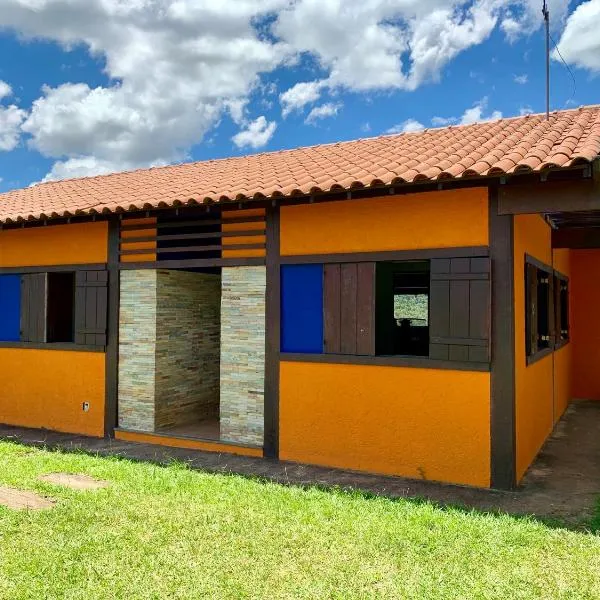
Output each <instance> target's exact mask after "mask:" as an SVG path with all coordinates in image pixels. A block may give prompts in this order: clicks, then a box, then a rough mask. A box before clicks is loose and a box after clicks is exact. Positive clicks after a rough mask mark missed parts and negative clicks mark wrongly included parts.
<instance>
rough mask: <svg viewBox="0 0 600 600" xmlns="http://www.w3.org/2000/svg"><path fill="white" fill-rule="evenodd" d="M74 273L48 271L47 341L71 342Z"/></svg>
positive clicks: (72, 337)
mask: <svg viewBox="0 0 600 600" xmlns="http://www.w3.org/2000/svg"><path fill="white" fill-rule="evenodd" d="M74 301H75V274H74V273H48V306H47V341H48V342H73V341H74V336H73V309H74Z"/></svg>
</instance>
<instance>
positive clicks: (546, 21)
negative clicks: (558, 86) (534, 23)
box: [542, 0, 550, 121]
mask: <svg viewBox="0 0 600 600" xmlns="http://www.w3.org/2000/svg"><path fill="white" fill-rule="evenodd" d="M542 15H544V24H545V28H546V121H548V120H549V119H550V11H549V10H548V5H547V4H546V0H544V5H543V6H542Z"/></svg>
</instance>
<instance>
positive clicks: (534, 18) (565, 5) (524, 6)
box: [490, 0, 570, 42]
mask: <svg viewBox="0 0 600 600" xmlns="http://www.w3.org/2000/svg"><path fill="white" fill-rule="evenodd" d="M490 2H491V3H495V4H496V5H504V11H503V13H502V14H503V16H502V19H501V22H500V27H501V29H502V31H503V32H504V34H505V35H506V37H507V39H508V40H509V41H510V42H514V41H515V40H517V39H518V38H519V37H521V36H524V35H530V34H532V33H533V32H535V31H537V30H538V29H539V28H540V27H541V25H542V23H543V20H542V11H541V8H542V2H541V0H515V1H513V2H503V1H502V0H490ZM569 3H570V0H547V5H548V10H549V12H550V24H551V28H552V29H553V30H554V31H560V29H562V25H563V24H564V21H565V19H566V17H567V14H568V12H569Z"/></svg>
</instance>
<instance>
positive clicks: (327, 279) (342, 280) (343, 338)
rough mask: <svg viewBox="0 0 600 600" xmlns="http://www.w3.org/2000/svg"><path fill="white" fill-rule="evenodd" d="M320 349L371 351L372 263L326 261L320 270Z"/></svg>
mask: <svg viewBox="0 0 600 600" xmlns="http://www.w3.org/2000/svg"><path fill="white" fill-rule="evenodd" d="M323 310H324V350H325V352H326V353H329V354H355V355H374V354H375V323H374V320H375V263H373V262H361V263H340V264H326V265H325V266H324V273H323Z"/></svg>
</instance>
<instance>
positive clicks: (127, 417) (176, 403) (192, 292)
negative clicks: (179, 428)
mask: <svg viewBox="0 0 600 600" xmlns="http://www.w3.org/2000/svg"><path fill="white" fill-rule="evenodd" d="M220 286H221V281H220V276H219V275H214V274H206V273H192V272H186V271H168V270H164V269H161V270H158V271H156V270H152V269H147V270H146V269H144V270H139V271H122V272H121V299H120V300H121V306H120V315H119V404H118V412H119V427H123V428H125V429H135V430H138V431H155V430H157V429H160V428H165V427H169V426H173V425H180V424H184V423H189V422H193V421H197V420H200V419H202V418H216V417H217V416H218V414H219V344H220V322H219V321H220V292H221V290H220Z"/></svg>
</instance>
